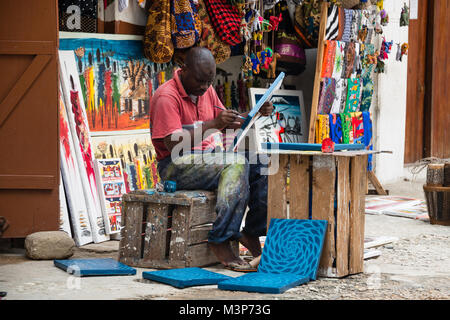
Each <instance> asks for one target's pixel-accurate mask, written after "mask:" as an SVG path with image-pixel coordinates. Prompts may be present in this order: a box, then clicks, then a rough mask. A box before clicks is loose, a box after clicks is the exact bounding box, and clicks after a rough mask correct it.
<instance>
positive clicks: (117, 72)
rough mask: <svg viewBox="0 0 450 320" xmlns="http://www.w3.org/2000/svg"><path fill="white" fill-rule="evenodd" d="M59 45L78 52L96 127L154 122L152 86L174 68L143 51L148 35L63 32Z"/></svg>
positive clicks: (86, 100) (114, 128) (127, 126)
mask: <svg viewBox="0 0 450 320" xmlns="http://www.w3.org/2000/svg"><path fill="white" fill-rule="evenodd" d="M59 49H60V50H72V51H74V53H75V56H76V66H77V71H78V76H79V82H80V84H81V91H82V93H83V99H84V104H85V107H86V114H87V119H88V121H89V128H90V130H91V132H97V131H121V130H136V129H148V128H149V116H148V114H149V106H150V99H151V97H152V92H154V90H156V88H157V87H158V86H159V85H160V84H162V83H163V82H164V81H165V79H169V78H171V77H172V75H171V72H172V68H171V66H170V65H166V66H165V70H164V71H162V69H161V68H162V66H161V65H157V64H154V63H152V62H150V61H149V60H147V59H146V58H145V57H144V56H143V49H142V36H130V35H127V36H122V35H105V34H86V33H71V32H61V33H60V40H59Z"/></svg>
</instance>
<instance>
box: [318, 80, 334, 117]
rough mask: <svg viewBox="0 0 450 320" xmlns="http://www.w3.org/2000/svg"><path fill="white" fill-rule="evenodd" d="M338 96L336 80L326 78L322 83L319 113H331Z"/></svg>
mask: <svg viewBox="0 0 450 320" xmlns="http://www.w3.org/2000/svg"><path fill="white" fill-rule="evenodd" d="M335 95H336V79H333V78H324V79H323V82H322V90H321V94H320V97H319V106H318V110H317V113H320V114H328V113H330V110H331V106H332V105H333V101H334V97H335Z"/></svg>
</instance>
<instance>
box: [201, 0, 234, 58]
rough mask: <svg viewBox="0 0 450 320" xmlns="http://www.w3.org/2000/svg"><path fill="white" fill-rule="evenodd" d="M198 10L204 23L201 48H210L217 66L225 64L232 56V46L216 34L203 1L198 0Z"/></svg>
mask: <svg viewBox="0 0 450 320" xmlns="http://www.w3.org/2000/svg"><path fill="white" fill-rule="evenodd" d="M197 9H198V15H199V18H200V21H201V23H202V32H201V38H200V43H199V45H200V47H205V48H208V49H209V51H211V53H212V54H213V56H214V59H215V60H216V64H219V63H222V62H225V61H226V60H228V58H229V57H230V55H231V49H230V46H229V45H228V44H226V43H225V42H223V41H222V40H221V39H220V38H219V36H218V35H217V33H215V32H214V28H213V26H212V25H211V20H210V19H209V16H208V12H207V11H206V7H205V3H204V1H203V0H198V8H197Z"/></svg>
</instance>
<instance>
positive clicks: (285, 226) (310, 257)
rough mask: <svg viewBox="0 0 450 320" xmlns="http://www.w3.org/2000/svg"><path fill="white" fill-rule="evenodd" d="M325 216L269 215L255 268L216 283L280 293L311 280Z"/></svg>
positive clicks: (323, 232)
mask: <svg viewBox="0 0 450 320" xmlns="http://www.w3.org/2000/svg"><path fill="white" fill-rule="evenodd" d="M327 223H328V222H327V221H326V220H301V219H272V220H271V221H270V225H269V231H268V233H267V237H266V241H265V244H264V249H263V252H262V256H261V262H260V263H259V266H258V272H256V273H253V274H246V275H243V276H241V277H237V278H234V279H231V280H227V281H224V282H221V283H219V285H218V288H219V289H223V290H239V291H250V292H262V293H282V292H284V291H286V290H287V289H289V288H293V287H295V286H297V285H299V284H303V283H306V282H308V281H310V280H315V279H316V277H317V269H318V268H319V261H320V256H321V253H322V248H323V242H324V239H325V232H326V228H327Z"/></svg>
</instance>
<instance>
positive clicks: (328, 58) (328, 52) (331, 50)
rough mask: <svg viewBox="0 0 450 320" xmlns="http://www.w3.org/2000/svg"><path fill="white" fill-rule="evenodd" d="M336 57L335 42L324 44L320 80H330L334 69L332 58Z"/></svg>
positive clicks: (329, 41) (328, 41)
mask: <svg viewBox="0 0 450 320" xmlns="http://www.w3.org/2000/svg"><path fill="white" fill-rule="evenodd" d="M335 55H336V41H332V40H327V41H326V42H325V52H324V55H323V63H322V73H321V78H331V76H332V75H333V68H334V56H335Z"/></svg>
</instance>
